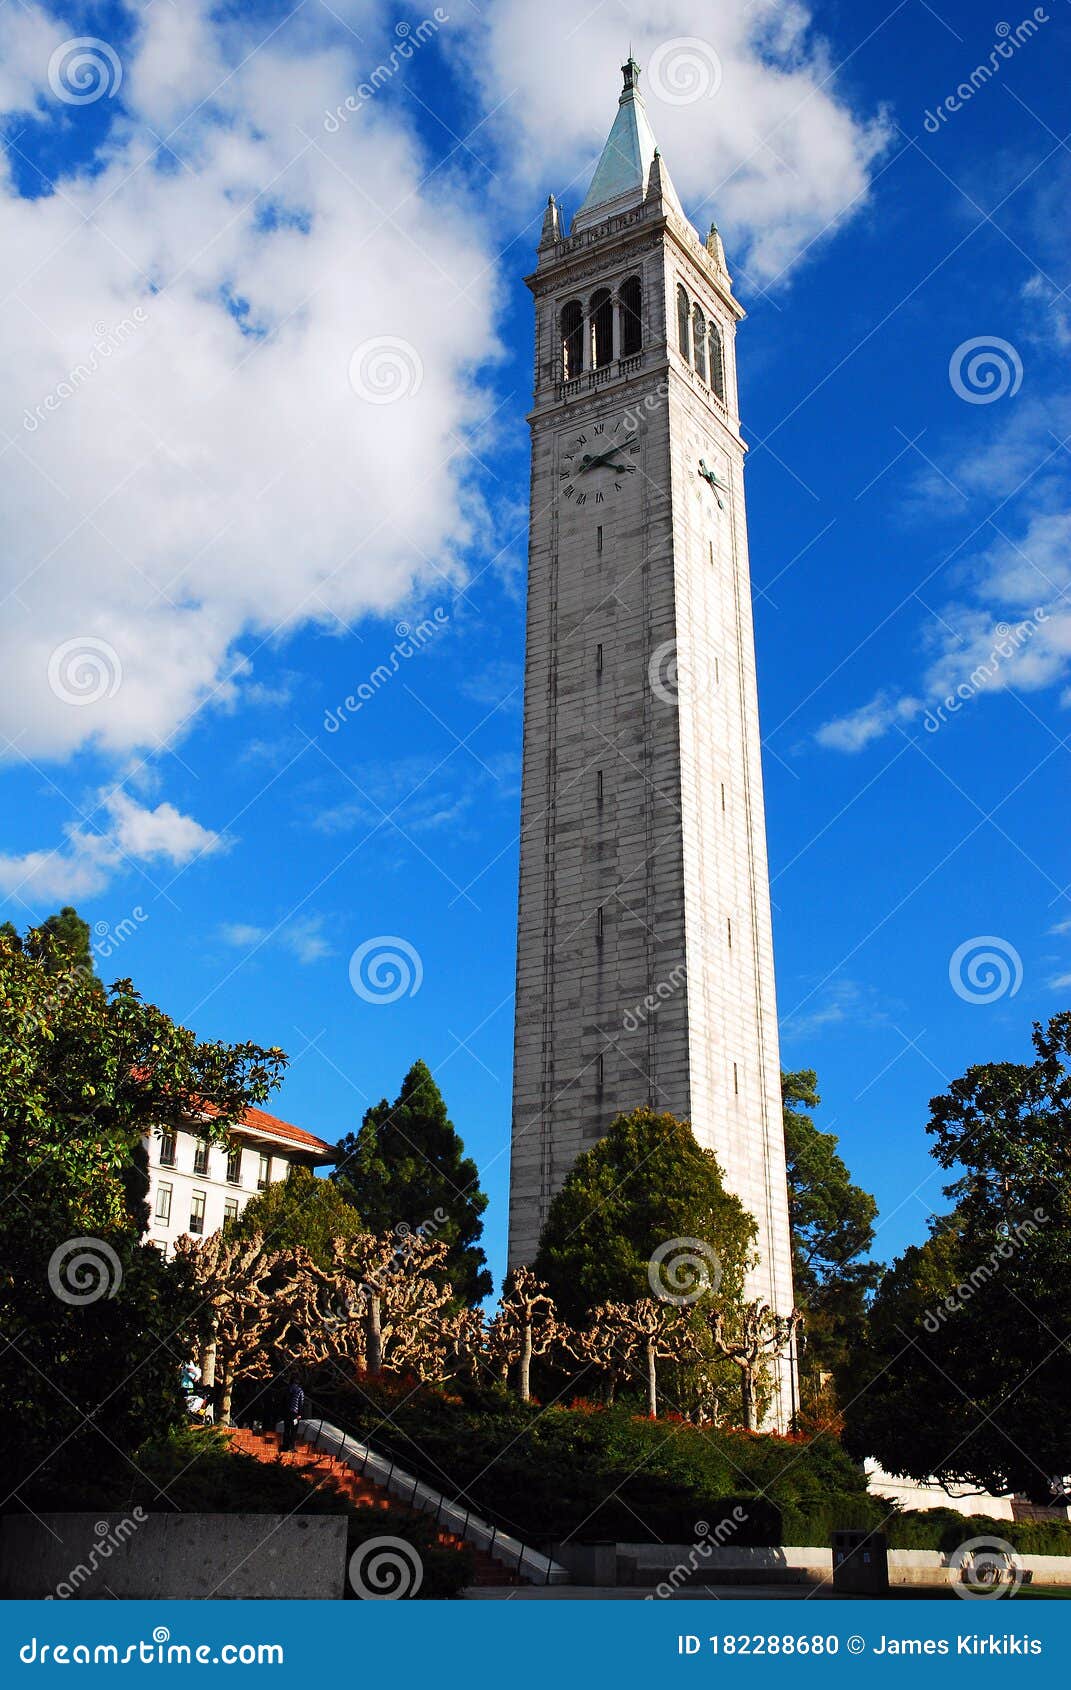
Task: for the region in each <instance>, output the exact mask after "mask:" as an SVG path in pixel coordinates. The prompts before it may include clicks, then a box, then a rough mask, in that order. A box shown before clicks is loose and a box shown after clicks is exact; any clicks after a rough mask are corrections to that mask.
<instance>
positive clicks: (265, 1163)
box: [257, 1153, 271, 1191]
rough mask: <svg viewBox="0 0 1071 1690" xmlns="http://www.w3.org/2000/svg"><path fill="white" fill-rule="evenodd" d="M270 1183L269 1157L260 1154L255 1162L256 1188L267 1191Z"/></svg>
mask: <svg viewBox="0 0 1071 1690" xmlns="http://www.w3.org/2000/svg"><path fill="white" fill-rule="evenodd" d="M270 1184H271V1157H270V1156H265V1155H264V1154H263V1153H262V1154H261V1158H260V1161H259V1162H258V1163H257V1190H258V1191H267V1189H268V1187H269V1185H270Z"/></svg>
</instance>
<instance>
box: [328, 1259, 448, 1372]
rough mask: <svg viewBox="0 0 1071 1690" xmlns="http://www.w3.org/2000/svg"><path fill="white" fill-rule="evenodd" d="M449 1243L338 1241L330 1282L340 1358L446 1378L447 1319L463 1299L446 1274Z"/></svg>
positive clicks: (376, 1368) (378, 1368)
mask: <svg viewBox="0 0 1071 1690" xmlns="http://www.w3.org/2000/svg"><path fill="white" fill-rule="evenodd" d="M445 1257H446V1245H445V1244H442V1243H440V1242H438V1241H437V1240H434V1239H425V1238H420V1237H418V1236H417V1235H416V1234H415V1233H414V1234H411V1235H410V1236H409V1237H407V1238H404V1239H402V1240H399V1239H398V1238H396V1237H394V1236H393V1235H391V1234H389V1233H387V1234H384V1235H379V1236H377V1235H375V1234H372V1233H360V1234H358V1236H357V1237H355V1238H351V1239H337V1240H336V1241H335V1245H334V1248H333V1252H332V1263H331V1267H330V1269H329V1270H328V1272H327V1274H326V1275H325V1283H326V1286H327V1288H328V1291H329V1294H330V1300H331V1307H332V1308H333V1309H334V1311H335V1318H334V1322H333V1325H332V1328H331V1331H332V1333H333V1342H334V1345H335V1348H336V1350H337V1352H338V1354H339V1356H340V1358H343V1357H344V1358H345V1359H348V1360H349V1361H351V1362H353V1363H354V1364H355V1365H357V1366H362V1367H364V1368H366V1369H367V1370H368V1372H369V1373H372V1374H376V1373H381V1372H383V1370H384V1369H390V1370H392V1371H400V1370H402V1369H405V1368H409V1369H411V1370H412V1371H413V1372H414V1373H416V1375H417V1377H418V1378H421V1379H436V1378H440V1377H441V1376H442V1368H443V1360H444V1357H445V1354H446V1349H447V1338H446V1331H445V1327H446V1321H447V1319H448V1316H449V1314H450V1313H451V1309H452V1306H453V1304H454V1302H455V1298H454V1295H453V1287H452V1286H451V1285H450V1283H449V1281H448V1280H447V1281H444V1280H443V1279H442V1277H441V1275H442V1267H443V1262H444V1259H445Z"/></svg>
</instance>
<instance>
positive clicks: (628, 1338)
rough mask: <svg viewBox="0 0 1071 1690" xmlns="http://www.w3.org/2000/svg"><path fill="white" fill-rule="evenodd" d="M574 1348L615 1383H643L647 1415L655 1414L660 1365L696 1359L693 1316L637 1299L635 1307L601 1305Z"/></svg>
mask: <svg viewBox="0 0 1071 1690" xmlns="http://www.w3.org/2000/svg"><path fill="white" fill-rule="evenodd" d="M584 1337H587V1338H589V1339H590V1342H589V1344H588V1345H587V1346H585V1344H584V1338H581V1341H580V1344H579V1345H578V1346H577V1347H576V1348H575V1349H572V1347H571V1353H572V1354H574V1355H575V1354H578V1353H579V1354H580V1355H583V1353H584V1350H585V1348H587V1350H588V1353H589V1354H590V1356H591V1359H592V1360H594V1361H595V1362H596V1364H597V1365H601V1366H603V1367H604V1368H605V1369H606V1370H607V1371H608V1372H610V1371H612V1372H613V1373H614V1374H615V1375H616V1376H617V1377H618V1378H620V1377H622V1376H625V1375H628V1376H631V1377H633V1378H636V1377H637V1376H638V1377H640V1378H642V1379H643V1381H644V1385H645V1387H646V1391H647V1412H648V1414H650V1415H651V1416H652V1417H653V1416H655V1415H656V1414H657V1413H658V1363H659V1362H660V1361H675V1362H678V1363H682V1362H685V1361H687V1360H688V1358H689V1356H690V1355H691V1354H694V1344H693V1343H692V1341H691V1317H690V1315H689V1314H688V1312H687V1310H686V1309H684V1308H681V1307H679V1306H677V1305H676V1304H673V1303H664V1302H656V1301H655V1299H654V1298H653V1297H641V1298H640V1299H639V1300H638V1301H637V1302H635V1303H602V1304H600V1306H599V1307H598V1308H597V1309H596V1310H595V1312H594V1314H593V1315H592V1317H591V1327H590V1328H589V1332H588V1333H587V1334H585V1335H584Z"/></svg>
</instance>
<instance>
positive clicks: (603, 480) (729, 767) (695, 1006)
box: [509, 60, 795, 1424]
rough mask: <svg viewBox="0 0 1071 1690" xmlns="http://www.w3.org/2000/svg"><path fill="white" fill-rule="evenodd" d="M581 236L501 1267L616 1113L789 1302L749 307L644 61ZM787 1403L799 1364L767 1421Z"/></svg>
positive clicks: (581, 219) (531, 744)
mask: <svg viewBox="0 0 1071 1690" xmlns="http://www.w3.org/2000/svg"><path fill="white" fill-rule="evenodd" d="M623 74H624V89H623V92H622V94H621V98H620V102H619V109H618V114H617V118H616V120H615V123H614V126H613V129H612V130H611V133H610V137H609V139H608V141H607V144H606V148H605V149H604V152H603V154H602V157H601V159H600V161H599V164H598V166H597V168H596V171H595V175H594V177H593V180H592V184H591V188H590V189H589V192H588V195H587V197H586V199H585V201H584V203H583V205H582V206H581V208H580V210H579V211H578V212H577V214H576V216H575V217H574V219H573V222H572V227H571V229H570V231H569V232H568V233H567V232H566V230H565V228H564V227H563V225H562V222H561V217H560V214H559V211H558V208H557V206H556V205H555V203H554V201H553V199H551V201H550V202H549V204H548V207H547V213H546V216H545V218H544V224H543V233H542V239H541V241H540V246H539V255H538V267H537V269H536V271H535V273H534V274H533V275H532V276H530V277H529V278H528V285H529V287H530V288H531V290H532V293H533V295H534V298H535V313H536V353H535V361H536V372H535V374H536V382H535V401H534V407H533V410H532V413H531V416H530V419H529V420H530V423H531V427H532V481H531V529H530V542H529V578H528V632H527V657H526V673H525V720H524V774H523V795H522V816H521V869H520V900H519V938H518V965H517V1021H516V1045H515V1068H514V1115H513V1143H512V1168H511V1188H510V1246H509V1254H510V1262H511V1264H516V1263H519V1262H523V1261H530V1260H531V1259H532V1257H533V1255H534V1253H535V1250H536V1245H537V1241H538V1237H539V1232H540V1228H541V1226H542V1223H543V1221H544V1219H545V1217H546V1213H547V1208H548V1206H549V1204H550V1201H551V1198H552V1197H553V1195H554V1194H555V1192H556V1191H557V1190H558V1189H559V1188H560V1186H561V1185H562V1182H563V1181H564V1179H565V1177H566V1175H567V1174H568V1172H569V1169H570V1168H571V1166H572V1164H573V1162H574V1161H575V1159H576V1157H577V1156H578V1155H579V1154H580V1153H581V1152H582V1151H584V1150H587V1149H589V1148H590V1147H591V1146H592V1145H593V1144H594V1143H595V1142H596V1141H597V1140H598V1139H599V1138H600V1137H601V1136H602V1135H603V1134H604V1133H605V1132H606V1130H607V1128H608V1127H609V1124H610V1122H611V1120H612V1118H613V1117H614V1115H615V1114H617V1113H619V1112H620V1111H623V1110H630V1109H633V1108H636V1107H637V1106H640V1105H644V1104H647V1105H650V1106H651V1107H653V1108H656V1109H659V1110H668V1111H670V1112H671V1113H672V1114H674V1115H676V1116H678V1117H680V1118H681V1119H684V1120H688V1121H690V1122H691V1125H692V1129H693V1131H694V1133H695V1135H696V1137H697V1139H698V1140H699V1142H700V1143H701V1144H703V1145H704V1146H707V1147H708V1148H710V1149H711V1150H713V1151H714V1152H715V1153H716V1154H717V1157H718V1160H719V1162H720V1164H721V1167H722V1170H723V1172H724V1175H725V1179H726V1184H727V1186H728V1187H729V1189H730V1190H732V1191H734V1192H735V1193H736V1194H737V1195H738V1196H739V1197H740V1198H741V1200H742V1201H743V1203H744V1204H745V1206H746V1207H747V1209H748V1210H749V1211H750V1212H751V1214H752V1215H753V1216H754V1218H755V1221H756V1223H757V1225H758V1249H759V1254H760V1260H759V1263H758V1266H757V1267H756V1269H755V1271H754V1273H753V1275H752V1278H751V1283H750V1285H749V1288H748V1294H749V1296H751V1297H756V1298H762V1299H763V1300H764V1301H765V1302H767V1303H768V1304H769V1305H770V1306H771V1308H773V1309H774V1310H775V1311H776V1312H778V1313H780V1314H785V1315H787V1314H788V1313H789V1312H790V1311H791V1309H792V1306H793V1295H792V1266H791V1245H790V1234H789V1223H788V1193H787V1184H786V1176H785V1151H784V1134H783V1126H782V1117H781V1089H780V1061H779V1051H778V1036H777V1020H776V1007H775V991H774V967H773V943H772V933H771V919H770V890H769V871H768V867H767V858H766V840H765V815H764V807H763V789H762V770H761V764H760V747H759V715H758V693H757V683H756V674H755V648H754V636H753V629H752V620H751V591H750V577H749V566H748V550H747V530H746V519H745V508H744V453H745V446H744V442H743V440H742V438H741V434H740V422H739V411H738V405H737V388H736V344H735V337H736V327H737V323H738V322H739V320H740V319H741V318H742V316H743V310H742V308H741V307H740V305H739V304H738V303H737V301H736V299H735V297H734V295H733V291H732V284H731V280H730V277H729V274H728V271H727V269H726V263H725V255H724V251H723V248H722V243H721V240H720V237H719V236H718V234H717V231H716V230H715V229H713V228H712V230H711V233H710V235H709V237H708V239H707V241H706V242H705V243H704V242H702V241H701V240H700V239H699V237H698V235H697V234H696V232H695V230H694V229H693V228H692V226H691V225H690V224H689V223H688V221H687V219H686V218H685V216H684V212H683V210H682V209H681V205H680V201H679V200H678V198H677V195H676V192H675V190H674V188H673V185H672V182H671V180H670V178H669V174H668V171H667V169H666V166H665V164H664V162H663V161H662V159H661V157H660V155H659V154H658V151H657V148H656V146H655V142H654V137H653V135H652V133H651V129H650V124H649V122H648V119H647V115H646V112H645V110H644V105H643V100H642V96H641V94H640V91H639V86H638V83H639V67H638V66H637V65H635V63H634V62H633V61H631V60H630V61H629V63H628V64H627V65H626V66H624V67H623ZM794 1407H795V1368H794V1365H793V1364H792V1362H791V1361H789V1362H788V1363H786V1365H785V1367H784V1368H783V1370H782V1374H781V1378H780V1381H779V1384H778V1401H777V1403H776V1405H775V1409H774V1417H775V1419H776V1420H777V1421H778V1422H779V1423H781V1424H784V1423H785V1422H786V1421H787V1419H788V1418H789V1417H790V1415H791V1413H792V1412H793V1410H794Z"/></svg>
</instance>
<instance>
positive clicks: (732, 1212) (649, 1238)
mask: <svg viewBox="0 0 1071 1690" xmlns="http://www.w3.org/2000/svg"><path fill="white" fill-rule="evenodd" d="M755 1233H756V1227H755V1222H754V1221H753V1219H752V1217H751V1216H750V1215H749V1214H748V1213H747V1210H746V1209H745V1208H744V1206H743V1204H742V1203H741V1202H740V1200H739V1198H737V1197H734V1196H732V1195H731V1194H730V1193H729V1192H727V1191H726V1190H725V1187H724V1185H723V1184H722V1176H721V1169H720V1168H719V1166H718V1161H717V1158H716V1157H715V1155H714V1153H713V1151H710V1150H704V1149H703V1148H702V1147H701V1146H700V1145H699V1144H698V1143H697V1141H696V1139H695V1136H694V1135H693V1133H692V1130H691V1128H690V1127H689V1126H688V1124H687V1122H684V1121H678V1120H677V1119H676V1118H675V1117H674V1116H672V1115H666V1114H657V1113H656V1112H655V1111H653V1110H651V1109H637V1110H635V1111H634V1112H633V1113H632V1114H631V1115H618V1116H617V1118H616V1119H615V1120H614V1121H613V1122H612V1123H611V1126H610V1130H609V1132H608V1133H607V1135H606V1137H605V1138H604V1139H601V1140H600V1141H599V1143H598V1144H596V1145H594V1146H593V1148H592V1149H591V1150H588V1151H585V1153H584V1155H582V1156H580V1157H578V1158H577V1160H576V1162H575V1163H574V1164H573V1167H572V1169H571V1170H570V1172H569V1174H568V1176H567V1177H566V1180H565V1183H564V1185H563V1186H562V1188H561V1190H560V1191H559V1192H558V1194H557V1196H556V1197H555V1198H554V1199H553V1201H552V1202H551V1205H550V1209H549V1211H548V1214H547V1219H546V1222H545V1224H544V1227H543V1231H542V1233H541V1235H540V1240H539V1251H538V1254H537V1256H536V1259H535V1262H534V1264H533V1266H534V1269H535V1272H536V1273H537V1274H538V1276H539V1277H540V1278H541V1279H543V1280H545V1281H546V1283H547V1286H548V1289H549V1291H550V1294H551V1295H552V1296H553V1298H554V1301H555V1304H556V1305H557V1307H558V1308H559V1309H560V1310H561V1313H562V1317H563V1319H565V1320H567V1321H568V1322H569V1324H570V1325H573V1326H577V1327H581V1326H583V1325H584V1323H585V1321H586V1319H587V1317H588V1316H589V1315H590V1313H591V1311H592V1310H593V1309H594V1308H596V1307H598V1305H599V1304H600V1303H608V1302H635V1301H637V1300H638V1299H639V1298H641V1297H647V1296H650V1294H651V1292H652V1290H655V1291H656V1294H660V1293H661V1291H662V1290H663V1289H668V1290H670V1291H672V1292H673V1293H674V1294H682V1295H685V1296H687V1297H688V1299H689V1301H694V1300H696V1299H695V1297H693V1293H696V1294H698V1295H700V1296H701V1295H705V1294H708V1293H710V1292H714V1291H718V1290H719V1289H720V1291H721V1293H722V1294H723V1295H725V1296H727V1297H734V1296H738V1295H740V1294H741V1292H742V1287H743V1280H744V1271H745V1267H746V1265H747V1263H748V1261H749V1259H750V1256H751V1252H752V1246H753V1240H754V1238H755ZM652 1264H653V1266H652ZM677 1270H679V1271H680V1272H681V1273H684V1274H685V1275H686V1276H687V1283H685V1282H684V1281H683V1280H680V1279H674V1277H673V1276H674V1274H675V1271H677ZM652 1274H654V1280H652Z"/></svg>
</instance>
